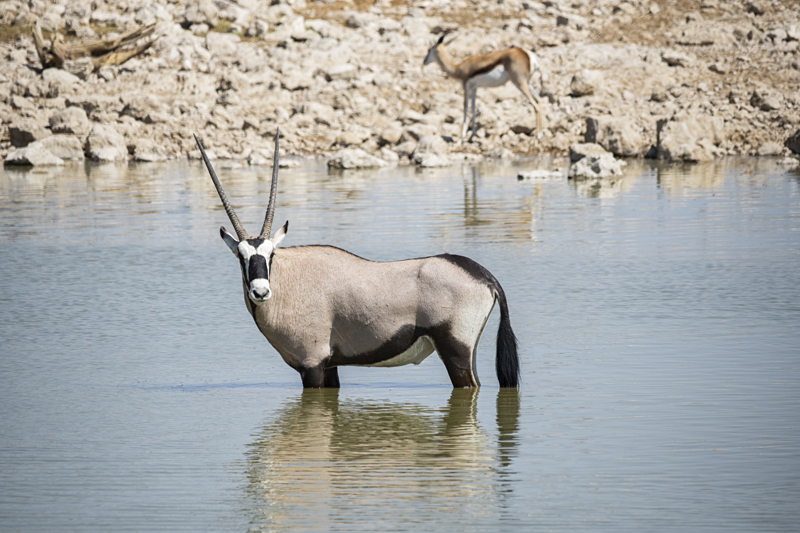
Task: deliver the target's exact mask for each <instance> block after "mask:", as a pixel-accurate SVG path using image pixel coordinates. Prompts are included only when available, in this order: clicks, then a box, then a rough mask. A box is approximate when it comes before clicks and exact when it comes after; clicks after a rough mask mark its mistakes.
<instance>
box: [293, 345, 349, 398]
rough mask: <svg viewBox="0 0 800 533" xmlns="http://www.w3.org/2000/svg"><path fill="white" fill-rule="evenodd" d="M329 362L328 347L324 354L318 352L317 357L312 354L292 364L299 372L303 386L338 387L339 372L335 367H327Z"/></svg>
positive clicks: (307, 387)
mask: <svg viewBox="0 0 800 533" xmlns="http://www.w3.org/2000/svg"><path fill="white" fill-rule="evenodd" d="M329 363H330V349H328V351H327V352H326V353H325V354H323V353H318V354H317V357H314V356H313V355H312V356H310V357H306V358H305V359H304V360H303V361H300V362H299V363H297V366H295V365H292V366H294V368H295V370H297V371H298V372H299V373H300V379H301V380H303V388H306V389H321V388H324V387H332V388H338V387H339V372H338V370H337V368H336V367H329V366H328V364H329Z"/></svg>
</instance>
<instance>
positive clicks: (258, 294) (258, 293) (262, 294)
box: [253, 289, 267, 300]
mask: <svg viewBox="0 0 800 533" xmlns="http://www.w3.org/2000/svg"><path fill="white" fill-rule="evenodd" d="M266 295H267V291H260V290H258V289H253V296H255V297H256V298H258V299H259V300H263V299H264V297H265V296H266Z"/></svg>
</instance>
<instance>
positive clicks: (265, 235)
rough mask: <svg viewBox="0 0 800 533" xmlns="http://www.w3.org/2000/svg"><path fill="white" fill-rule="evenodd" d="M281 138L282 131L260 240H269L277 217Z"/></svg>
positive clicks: (277, 136)
mask: <svg viewBox="0 0 800 533" xmlns="http://www.w3.org/2000/svg"><path fill="white" fill-rule="evenodd" d="M280 136H281V129H280V128H278V130H277V131H276V132H275V155H273V156H272V187H270V189H269V204H267V215H266V216H265V217H264V225H263V226H262V227H261V234H260V235H259V236H258V238H259V239H269V235H270V233H272V219H273V217H274V216H275V197H276V196H278V139H279V138H280Z"/></svg>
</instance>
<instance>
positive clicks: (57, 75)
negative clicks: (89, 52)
mask: <svg viewBox="0 0 800 533" xmlns="http://www.w3.org/2000/svg"><path fill="white" fill-rule="evenodd" d="M42 80H43V81H44V82H45V83H47V85H48V88H49V91H48V94H47V96H48V97H49V98H54V97H56V96H59V95H64V94H68V93H70V92H71V91H73V90H74V89H75V88H76V87H79V86H80V84H81V80H80V78H78V76H75V75H74V74H70V73H69V72H67V71H66V70H62V69H60V68H48V69H45V70H44V71H42Z"/></svg>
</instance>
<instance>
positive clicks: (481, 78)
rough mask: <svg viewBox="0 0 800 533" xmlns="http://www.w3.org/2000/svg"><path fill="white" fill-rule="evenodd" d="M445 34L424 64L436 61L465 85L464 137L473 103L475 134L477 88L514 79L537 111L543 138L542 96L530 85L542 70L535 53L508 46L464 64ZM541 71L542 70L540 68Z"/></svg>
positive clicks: (537, 126)
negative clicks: (445, 40)
mask: <svg viewBox="0 0 800 533" xmlns="http://www.w3.org/2000/svg"><path fill="white" fill-rule="evenodd" d="M442 40H443V37H442V38H440V39H439V42H438V43H436V44H435V45H434V46H433V47H431V48H430V49H429V50H428V54H427V56H426V57H425V60H424V62H423V66H424V65H427V64H429V63H432V62H434V61H435V62H436V63H438V64H439V66H440V67H441V68H442V70H443V71H444V72H445V74H447V75H448V76H450V77H451V78H455V79H457V80H459V81H460V82H461V84H462V86H463V88H464V121H463V125H462V128H461V139H462V140H463V139H464V137H465V136H466V134H467V111H468V108H469V104H470V102H471V103H472V135H471V136H470V138H469V140H470V141H472V138H473V137H475V99H476V97H477V90H478V87H499V86H501V85H504V84H505V83H507V82H509V81H511V83H513V84H514V85H515V86H516V88H517V89H519V90H520V92H521V93H522V94H524V95H525V97H526V98H527V99H528V101H529V102H530V103H531V105H533V108H534V110H535V111H536V133H537V138H541V137H542V110H541V106H540V104H539V95H538V94H536V91H535V90H534V89H533V87H532V86H531V84H530V79H531V76H532V75H533V72H534V71H535V70H537V69H539V63H538V61H537V59H536V56H535V55H534V54H533V52H529V51H527V50H524V49H522V48H516V47H514V48H507V49H505V50H498V51H496V52H491V53H488V54H479V55H472V56H469V57H468V58H466V59H465V60H464V61H462V62H461V63H456V62H455V61H453V59H452V58H451V57H450V55H449V54H448V53H447V51H446V50H445V49H444V45H443V44H442ZM540 72H541V70H540Z"/></svg>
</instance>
